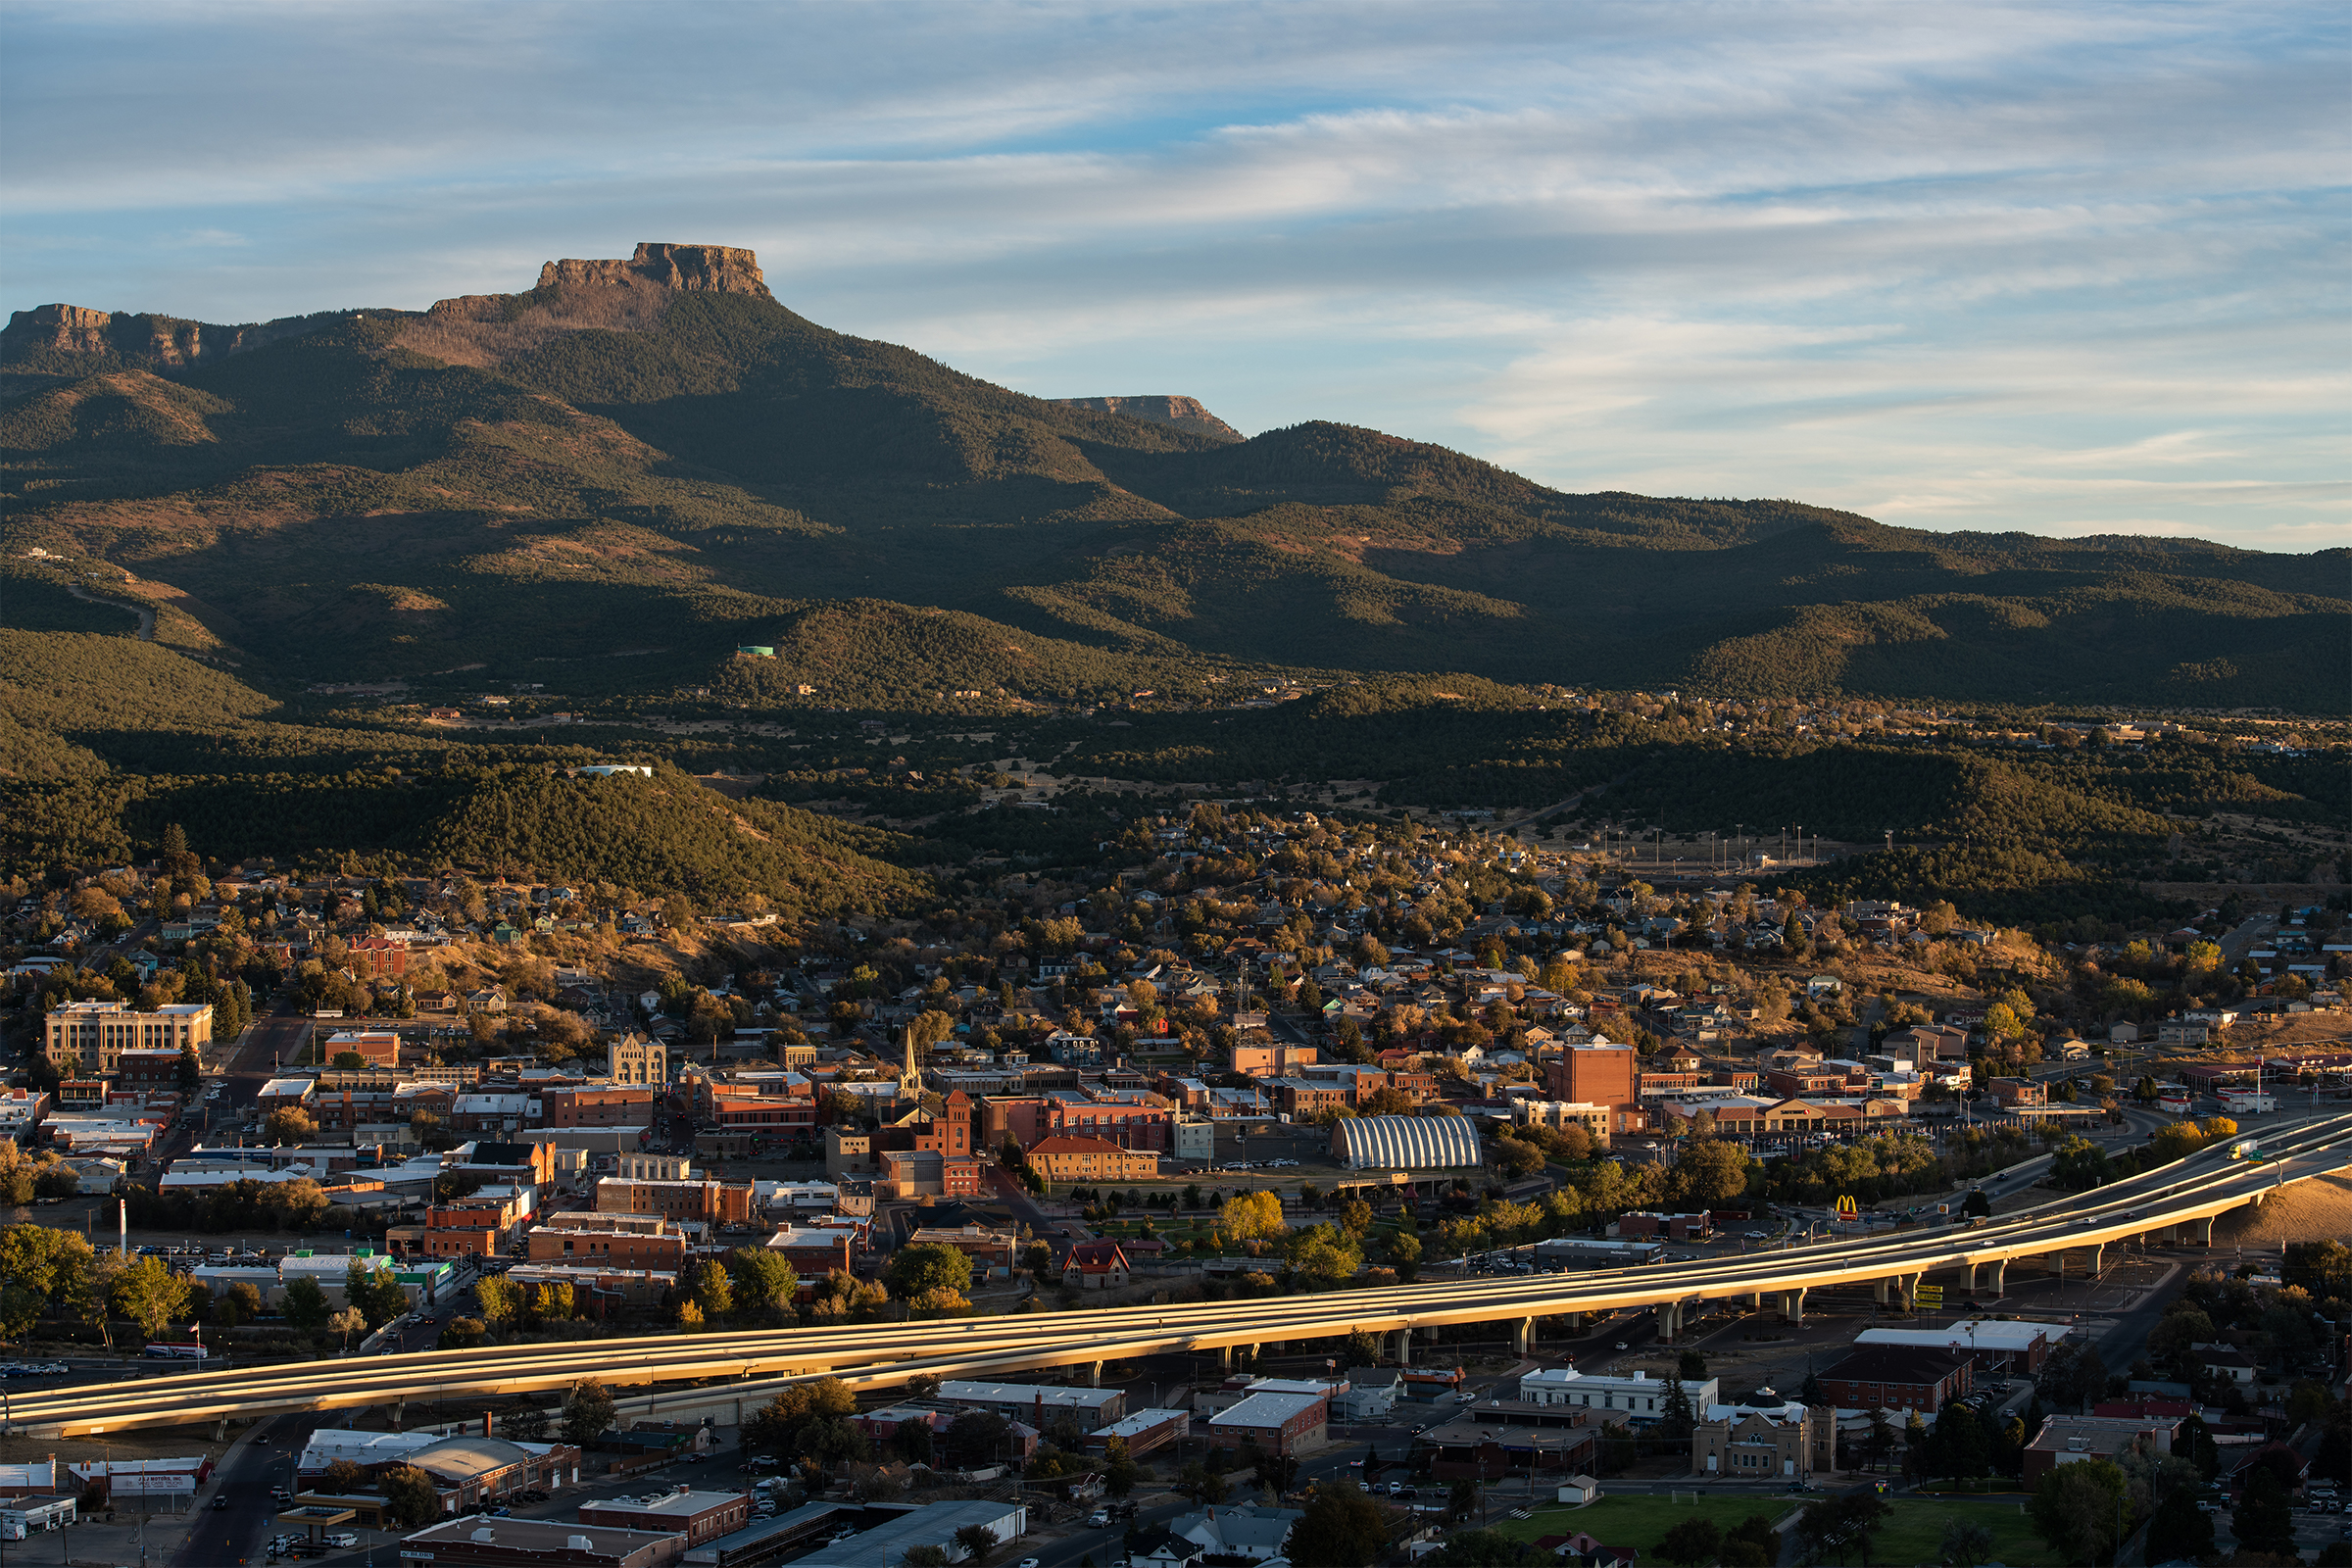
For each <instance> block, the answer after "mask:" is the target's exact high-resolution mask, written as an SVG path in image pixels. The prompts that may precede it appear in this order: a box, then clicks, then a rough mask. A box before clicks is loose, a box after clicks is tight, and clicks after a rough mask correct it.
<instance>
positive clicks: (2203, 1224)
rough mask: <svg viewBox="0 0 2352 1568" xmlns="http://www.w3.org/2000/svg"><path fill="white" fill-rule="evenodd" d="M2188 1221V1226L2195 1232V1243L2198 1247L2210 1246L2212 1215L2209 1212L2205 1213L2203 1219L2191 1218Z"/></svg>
mask: <svg viewBox="0 0 2352 1568" xmlns="http://www.w3.org/2000/svg"><path fill="white" fill-rule="evenodd" d="M2188 1223H2189V1226H2190V1227H2191V1228H2192V1229H2193V1230H2194V1231H2195V1232H2196V1237H2197V1245H2198V1246H2199V1247H2211V1246H2212V1245H2213V1216H2212V1215H2211V1214H2208V1215H2206V1216H2205V1217H2204V1218H2203V1219H2192V1220H2190V1221H2189V1222H2188Z"/></svg>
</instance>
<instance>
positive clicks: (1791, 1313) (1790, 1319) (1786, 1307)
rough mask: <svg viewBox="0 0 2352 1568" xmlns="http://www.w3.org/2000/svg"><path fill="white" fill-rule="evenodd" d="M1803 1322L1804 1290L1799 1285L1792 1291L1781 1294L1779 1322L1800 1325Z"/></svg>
mask: <svg viewBox="0 0 2352 1568" xmlns="http://www.w3.org/2000/svg"><path fill="white" fill-rule="evenodd" d="M1804 1320H1805V1288H1804V1287H1803V1286H1802V1285H1799V1286H1798V1287H1796V1289H1794V1290H1792V1291H1783V1292H1781V1321H1782V1322H1784V1323H1802V1322H1803V1321H1804Z"/></svg>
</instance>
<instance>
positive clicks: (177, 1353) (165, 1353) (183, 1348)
mask: <svg viewBox="0 0 2352 1568" xmlns="http://www.w3.org/2000/svg"><path fill="white" fill-rule="evenodd" d="M210 1354H212V1352H211V1351H210V1350H207V1349H206V1348H204V1347H203V1346H201V1345H196V1344H188V1345H150V1346H149V1347H147V1355H148V1357H149V1358H150V1359H152V1360H157V1361H201V1360H203V1359H204V1358H205V1357H206V1356H208V1355H210Z"/></svg>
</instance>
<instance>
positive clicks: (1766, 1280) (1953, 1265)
mask: <svg viewBox="0 0 2352 1568" xmlns="http://www.w3.org/2000/svg"><path fill="white" fill-rule="evenodd" d="M2264 1144H2265V1157H2264V1158H2263V1159H2262V1160H2261V1161H2259V1162H2247V1161H2234V1160H2231V1159H2230V1158H2229V1154H2228V1151H2227V1149H2224V1148H2219V1147H2216V1148H2212V1149H2207V1150H2201V1151H2199V1152H2196V1153H2194V1154H2191V1155H2189V1156H2188V1157H2187V1158H2185V1159H2183V1160H2179V1161H2176V1162H2174V1163H2172V1164H2170V1165H2165V1166H2160V1167H2158V1168H2157V1169H2155V1170H2152V1171H2147V1172H2143V1173H2141V1174H2139V1175H2137V1176H2133V1177H2131V1178H2129V1179H2127V1180H2124V1181H2120V1182H2116V1183H2113V1184H2111V1185H2109V1186H2106V1187H2102V1188H2099V1189H2097V1190H2096V1191H2095V1192H2092V1193H2088V1194H2083V1195H2080V1196H2075V1197H2069V1198H2066V1199H2062V1200H2059V1201H2054V1202H2052V1203H2049V1204H2045V1205H2042V1206H2040V1207H2037V1208H2034V1209H2028V1210H2023V1211H2020V1212H2018V1213H2015V1214H2010V1215H2005V1216H2000V1217H1996V1218H1994V1219H1992V1220H1990V1221H1985V1222H1981V1223H1979V1224H1977V1225H1974V1226H1955V1225H1932V1226H1920V1227H1914V1228H1911V1229H1908V1230H1903V1231H1898V1232H1896V1233H1894V1234H1893V1235H1891V1236H1880V1237H1875V1238H1873V1237H1854V1238H1839V1239H1836V1240H1832V1241H1829V1242H1825V1243H1822V1244H1818V1245H1813V1246H1807V1247H1804V1248H1801V1249H1799V1248H1794V1247H1789V1248H1784V1249H1782V1250H1762V1251H1756V1252H1747V1253H1741V1254H1738V1255H1734V1256H1727V1257H1709V1258H1701V1259H1692V1260H1690V1261H1682V1262H1672V1263H1659V1264H1649V1265H1645V1266H1642V1267H1636V1268H1620V1269H1600V1270H1593V1271H1591V1272H1584V1273H1574V1274H1550V1275H1535V1276H1525V1275H1513V1276H1508V1277H1505V1278H1501V1279H1493V1280H1469V1281H1461V1282H1454V1283H1442V1282H1423V1283H1416V1284H1412V1285H1398V1286H1393V1287H1388V1288H1385V1289H1379V1290H1365V1291H1350V1292H1346V1293H1341V1294H1336V1295H1331V1296H1302V1297H1287V1298H1282V1299H1260V1300H1245V1301H1218V1302H1188V1303H1176V1304H1169V1305H1156V1304H1155V1305H1142V1306H1127V1307H1112V1308H1108V1309H1104V1310H1100V1311H1093V1312H1086V1311H1071V1312H1031V1313H1023V1314H1019V1315H1018V1316H1014V1317H1007V1318H997V1319H991V1320H989V1321H988V1324H987V1337H986V1339H985V1340H980V1341H976V1340H975V1337H974V1335H973V1325H971V1324H969V1323H965V1322H958V1321H953V1320H950V1321H942V1322H919V1323H918V1322H907V1323H882V1324H860V1325H852V1326H847V1327H835V1328H828V1329H795V1330H780V1331H770V1332H729V1333H718V1334H702V1335H659V1336H645V1337H639V1338H631V1339H622V1340H610V1341H598V1342H595V1343H594V1344H589V1345H576V1344H564V1343H558V1344H542V1345H517V1346H481V1347H476V1348H470V1349H464V1350H449V1351H434V1352H430V1353H425V1354H406V1355H393V1356H380V1357H379V1356H370V1357H367V1358H365V1361H364V1362H313V1363H307V1364H295V1365H288V1366H277V1367H253V1368H243V1369H237V1370H231V1371H218V1372H192V1373H185V1374H181V1375H178V1376H176V1377H172V1378H167V1379H159V1380H155V1381H153V1382H151V1383H149V1384H146V1385H142V1387H141V1390H140V1393H139V1394H138V1395H137V1396H136V1397H133V1396H130V1395H127V1394H117V1393H113V1392H110V1391H109V1390H107V1389H104V1388H100V1389H68V1390H59V1391H43V1392H38V1393H32V1394H28V1395H26V1396H25V1398H24V1399H22V1400H21V1401H19V1402H18V1406H17V1409H16V1421H17V1423H18V1425H19V1427H20V1428H21V1429H29V1430H31V1431H33V1432H38V1433H43V1434H50V1433H54V1434H56V1435H59V1436H79V1435H83V1434H86V1433H92V1432H100V1431H117V1430H122V1429H123V1428H126V1427H140V1426H154V1425H164V1424H177V1423H179V1422H184V1421H187V1420H191V1419H210V1418H213V1417H217V1416H218V1417H232V1416H233V1417H249V1416H254V1415H261V1414H270V1413H278V1412H282V1411H286V1410H289V1409H294V1408H307V1409H312V1410H334V1409H349V1408H353V1407H356V1406H360V1405H368V1404H383V1403H387V1402H392V1403H398V1402H400V1401H402V1400H405V1399H406V1398H409V1397H415V1398H417V1399H449V1398H476V1397H485V1396H492V1395H509V1396H511V1395H514V1394H518V1393H526V1392H541V1391H554V1390H560V1389H564V1388H568V1387H569V1386H570V1385H571V1383H572V1382H574V1381H575V1380H577V1379H578V1378H580V1377H583V1376H591V1375H593V1376H598V1377H601V1378H603V1379H604V1380H605V1381H606V1383H607V1384H608V1385H609V1386H616V1387H635V1386H643V1385H660V1384H665V1383H667V1384H676V1383H684V1382H690V1381H693V1382H704V1383H708V1382H710V1381H711V1380H736V1381H727V1382H723V1383H721V1384H720V1385H719V1386H717V1387H711V1388H705V1389H700V1390H696V1391H692V1392H688V1391H672V1392H669V1393H664V1394H662V1396H661V1402H662V1409H663V1410H664V1411H665V1412H668V1413H673V1414H677V1415H681V1416H683V1415H685V1414H687V1413H690V1412H691V1413H697V1414H700V1413H705V1412H706V1411H708V1412H710V1413H721V1412H723V1411H725V1410H727V1409H729V1408H731V1407H737V1406H744V1405H747V1404H757V1403H759V1402H761V1401H763V1400H764V1399H766V1398H767V1397H772V1395H773V1394H774V1393H775V1392H776V1391H777V1390H778V1389H781V1388H783V1387H786V1386H789V1384H790V1383H792V1382H794V1381H796V1380H800V1379H805V1378H808V1377H811V1376H817V1375H833V1376H838V1377H840V1378H841V1379H842V1380H843V1381H844V1382H846V1383H848V1384H849V1385H850V1386H851V1387H853V1388H876V1389H879V1388H889V1387H896V1386H899V1385H902V1384H904V1383H905V1382H906V1381H907V1379H909V1378H911V1377H914V1376H917V1375H933V1376H939V1377H969V1378H989V1377H1000V1376H1003V1375H1005V1374H1007V1373H1012V1372H1018V1371H1028V1370H1034V1369H1036V1368H1040V1367H1052V1366H1077V1367H1081V1368H1084V1367H1087V1366H1089V1365H1095V1364H1099V1363H1102V1362H1105V1361H1109V1360H1112V1359H1130V1358H1134V1357H1138V1356H1146V1355H1153V1354H1164V1353H1170V1352H1186V1353H1201V1352H1222V1351H1229V1350H1230V1349H1231V1348H1234V1347H1236V1346H1250V1347H1257V1346H1265V1345H1274V1344H1280V1343H1282V1342H1287V1341H1294V1340H1311V1339H1320V1338H1328V1337H1331V1336H1334V1335H1339V1334H1345V1333H1348V1332H1350V1331H1353V1330H1357V1329H1361V1330H1364V1331H1367V1332H1371V1333H1375V1334H1394V1333H1399V1332H1403V1331H1409V1330H1413V1329H1425V1328H1437V1327H1443V1326H1446V1325H1455V1324H1465V1323H1480V1324H1497V1325H1503V1326H1504V1328H1503V1332H1505V1333H1506V1334H1507V1333H1519V1334H1524V1333H1527V1332H1528V1331H1530V1330H1531V1329H1532V1327H1533V1325H1534V1322H1535V1320H1536V1319H1537V1318H1539V1317H1553V1316H1558V1315H1561V1314H1564V1313H1571V1312H1595V1311H1617V1310H1622V1309H1624V1308H1628V1307H1642V1306H1655V1307H1657V1308H1658V1309H1659V1312H1660V1313H1661V1314H1662V1315H1663V1316H1664V1317H1665V1318H1666V1319H1667V1322H1668V1330H1667V1331H1668V1333H1669V1334H1671V1332H1672V1327H1671V1325H1672V1322H1673V1320H1674V1319H1675V1318H1677V1317H1679V1315H1680V1314H1681V1313H1682V1312H1683V1311H1684V1310H1686V1309H1687V1308H1689V1307H1691V1306H1692V1305H1693V1304H1694V1303H1695V1304H1697V1305H1698V1306H1700V1307H1702V1308H1703V1306H1704V1303H1706V1302H1708V1301H1721V1300H1725V1299H1731V1298H1735V1297H1743V1296H1752V1297H1755V1298H1757V1299H1765V1298H1768V1297H1774V1296H1782V1297H1783V1299H1784V1300H1785V1302H1786V1303H1787V1304H1788V1305H1789V1306H1792V1307H1794V1308H1796V1309H1797V1311H1798V1313H1799V1315H1800V1316H1801V1309H1802V1297H1801V1293H1802V1292H1803V1291H1805V1290H1810V1289H1818V1288H1826V1287H1830V1286H1836V1285H1854V1284H1874V1283H1880V1282H1889V1281H1892V1282H1898V1283H1899V1282H1909V1283H1912V1284H1916V1283H1917V1282H1918V1281H1919V1280H1920V1279H1922V1278H1923V1277H1924V1276H1925V1275H1927V1274H1928V1273H1930V1272H1932V1271H1940V1270H1959V1271H1960V1275H1959V1278H1960V1281H1961V1282H1962V1283H1963V1285H1964V1286H1965V1287H1967V1288H1970V1289H1972V1290H1973V1289H1974V1288H1975V1287H1976V1286H1977V1284H1978V1282H1979V1275H1980V1271H1984V1278H1985V1284H1987V1285H1988V1286H1989V1287H1990V1294H1991V1295H1992V1296H1994V1297H1995V1298H1997V1297H1998V1296H2000V1295H2001V1294H2003V1290H2002V1287H2001V1285H2000V1284H1999V1283H1998V1281H1999V1278H2000V1276H2001V1274H2002V1273H2003V1271H2004V1270H2005V1268H2006V1265H2007V1262H2008V1260H2009V1259H2012V1258H2017V1257H2027V1256H2047V1255H2050V1254H2053V1253H2056V1254H2061V1255H2063V1254H2066V1253H2075V1252H2081V1253H2086V1254H2088V1255H2089V1257H2090V1258H2091V1259H2092V1260H2093V1261H2094V1262H2095V1260H2096V1259H2097V1257H2098V1256H2099V1255H2100V1253H2101V1251H2102V1250H2103V1249H2104V1248H2105V1247H2106V1246H2108V1245H2110V1244H2115V1243H2121V1242H2125V1241H2128V1240H2131V1239H2134V1238H2140V1237H2144V1236H2146V1235H2148V1234H2149V1233H2151V1232H2154V1231H2160V1230H2166V1229H2170V1228H2173V1227H2175V1226H2178V1225H2180V1224H2189V1225H2191V1226H2195V1225H2200V1224H2206V1223H2208V1222H2209V1221H2210V1220H2211V1219H2212V1217H2213V1216H2215V1215H2218V1214H2222V1213H2226V1212H2228V1211H2229V1209H2231V1208H2235V1207H2239V1206H2242V1205H2244V1204H2246V1203H2249V1202H2258V1201H2261V1200H2262V1198H2264V1197H2265V1196H2267V1194H2268V1192H2269V1191H2270V1190H2271V1189H2272V1188H2273V1187H2275V1186H2278V1185H2282V1184H2283V1183H2285V1182H2288V1181H2300V1180H2304V1179H2307V1178H2309V1177H2312V1176H2318V1175H2324V1174H2329V1173H2332V1172H2334V1171H2335V1170H2338V1169H2340V1168H2341V1167H2342V1166H2343V1165H2344V1164H2345V1163H2346V1160H2347V1156H2348V1155H2352V1113H2347V1114H2338V1115H2333V1116H2327V1117H2322V1118H2319V1119H2317V1120H2314V1121H2311V1122H2307V1123H2305V1124H2304V1125H2303V1126H2301V1127H2299V1128H2286V1129H2278V1130H2274V1131H2272V1132H2271V1133H2270V1134H2269V1136H2267V1137H2266V1138H2265V1140H2264ZM1784 1293H1786V1294H1784Z"/></svg>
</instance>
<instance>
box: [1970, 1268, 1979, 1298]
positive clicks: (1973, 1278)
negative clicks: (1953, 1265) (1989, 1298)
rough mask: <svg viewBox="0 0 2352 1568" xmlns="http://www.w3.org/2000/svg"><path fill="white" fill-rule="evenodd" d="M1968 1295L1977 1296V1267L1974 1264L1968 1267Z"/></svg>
mask: <svg viewBox="0 0 2352 1568" xmlns="http://www.w3.org/2000/svg"><path fill="white" fill-rule="evenodd" d="M1968 1294H1969V1295H1971V1296H1974V1295H1976V1294H1977V1265H1976V1264H1974V1263H1971V1264H1969V1265H1968Z"/></svg>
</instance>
